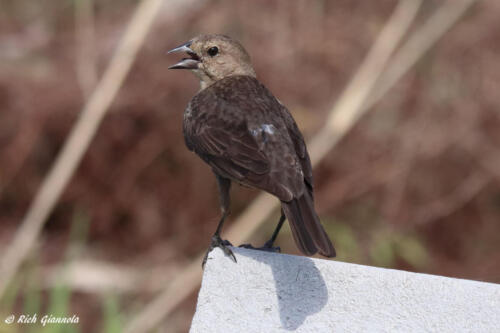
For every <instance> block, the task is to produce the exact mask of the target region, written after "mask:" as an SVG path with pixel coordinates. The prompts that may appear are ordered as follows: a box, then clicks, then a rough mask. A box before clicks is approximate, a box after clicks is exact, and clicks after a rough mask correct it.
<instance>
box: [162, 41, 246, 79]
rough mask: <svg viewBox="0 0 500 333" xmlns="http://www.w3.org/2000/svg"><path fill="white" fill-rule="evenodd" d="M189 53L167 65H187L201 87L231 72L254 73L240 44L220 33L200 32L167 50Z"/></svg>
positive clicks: (181, 67) (235, 73)
mask: <svg viewBox="0 0 500 333" xmlns="http://www.w3.org/2000/svg"><path fill="white" fill-rule="evenodd" d="M173 52H185V53H186V54H187V55H188V56H189V57H188V58H183V59H182V60H181V61H179V62H178V63H176V64H175V65H172V66H170V67H169V69H190V70H192V71H193V72H194V73H195V74H196V76H198V78H199V79H200V83H201V89H204V88H206V87H208V86H210V85H211V84H213V83H214V82H217V81H218V80H221V79H223V78H226V77H228V76H233V75H249V76H253V77H255V71H254V70H253V68H252V64H251V63H250V56H249V55H248V53H247V51H245V49H244V48H243V46H241V44H240V43H239V42H237V41H235V40H233V39H231V38H229V37H227V36H223V35H200V36H198V37H195V38H193V39H191V40H190V41H188V42H186V43H184V44H182V45H180V46H178V47H176V48H175V49H172V50H170V51H169V52H168V53H173Z"/></svg>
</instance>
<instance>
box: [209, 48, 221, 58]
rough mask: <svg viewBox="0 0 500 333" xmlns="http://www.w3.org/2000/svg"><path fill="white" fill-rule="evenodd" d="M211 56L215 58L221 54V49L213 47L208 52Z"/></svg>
mask: <svg viewBox="0 0 500 333" xmlns="http://www.w3.org/2000/svg"><path fill="white" fill-rule="evenodd" d="M207 53H208V55H209V56H211V57H214V56H216V55H217V53H219V48H218V47H217V46H212V47H211V48H209V49H208V50H207Z"/></svg>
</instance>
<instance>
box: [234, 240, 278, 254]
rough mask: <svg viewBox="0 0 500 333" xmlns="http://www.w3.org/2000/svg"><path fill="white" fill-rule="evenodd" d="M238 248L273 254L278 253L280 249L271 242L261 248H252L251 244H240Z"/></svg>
mask: <svg viewBox="0 0 500 333" xmlns="http://www.w3.org/2000/svg"><path fill="white" fill-rule="evenodd" d="M238 247H243V248H245V249H251V250H258V251H266V252H273V253H280V252H281V248H280V247H279V246H273V243H272V242H271V241H267V242H266V243H265V244H264V246H262V247H254V246H253V245H252V244H241V245H240V246H238Z"/></svg>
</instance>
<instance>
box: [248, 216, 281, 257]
mask: <svg viewBox="0 0 500 333" xmlns="http://www.w3.org/2000/svg"><path fill="white" fill-rule="evenodd" d="M285 219H286V216H285V213H283V210H281V216H280V220H279V221H278V225H277V226H276V229H274V232H273V235H272V236H271V239H269V240H268V241H267V242H266V243H265V244H264V246H262V247H253V246H252V245H251V244H242V245H240V247H244V248H247V249H254V250H262V251H269V252H281V249H280V247H279V246H276V247H273V244H274V241H275V240H276V238H277V237H278V234H279V232H280V230H281V227H282V226H283V223H284V222H285Z"/></svg>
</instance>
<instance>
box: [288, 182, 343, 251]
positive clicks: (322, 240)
mask: <svg viewBox="0 0 500 333" xmlns="http://www.w3.org/2000/svg"><path fill="white" fill-rule="evenodd" d="M281 206H282V207H283V211H284V212H285V215H286V217H287V219H288V221H289V222H290V228H291V229H292V234H293V238H294V239H295V243H296V244H297V247H298V248H299V250H300V251H301V252H302V253H304V254H305V255H308V256H311V255H313V254H315V253H316V252H319V253H320V254H321V255H323V256H325V257H335V249H334V248H333V245H332V242H331V241H330V238H329V237H328V235H327V234H326V232H325V229H323V226H322V225H321V222H320V220H319V217H318V215H317V214H316V212H315V211H314V204H313V199H312V197H311V194H310V193H309V192H308V191H306V193H304V195H302V196H301V197H299V198H295V199H293V200H292V201H289V202H282V204H281Z"/></svg>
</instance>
